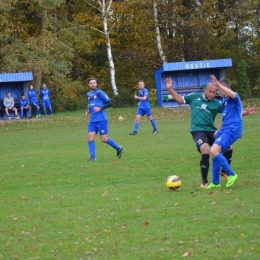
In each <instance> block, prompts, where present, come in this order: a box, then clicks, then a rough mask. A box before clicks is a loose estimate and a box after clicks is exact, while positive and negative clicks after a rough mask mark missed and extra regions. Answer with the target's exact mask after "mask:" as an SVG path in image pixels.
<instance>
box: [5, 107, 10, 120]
mask: <svg viewBox="0 0 260 260" xmlns="http://www.w3.org/2000/svg"><path fill="white" fill-rule="evenodd" d="M5 113H6V115H7V117H8V119H11V117H10V114H9V108H8V107H5Z"/></svg>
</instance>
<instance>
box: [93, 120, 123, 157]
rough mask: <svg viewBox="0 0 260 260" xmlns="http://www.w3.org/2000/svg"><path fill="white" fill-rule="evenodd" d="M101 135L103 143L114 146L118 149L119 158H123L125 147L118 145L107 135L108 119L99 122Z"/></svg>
mask: <svg viewBox="0 0 260 260" xmlns="http://www.w3.org/2000/svg"><path fill="white" fill-rule="evenodd" d="M98 128H99V135H100V139H101V141H102V142H103V143H107V144H108V145H110V146H111V147H113V148H114V149H115V150H116V151H117V158H118V159H119V158H121V156H122V152H123V147H122V146H120V145H118V144H117V143H116V142H115V141H114V140H113V139H112V138H109V137H108V136H107V134H108V122H107V121H102V122H99V126H98Z"/></svg>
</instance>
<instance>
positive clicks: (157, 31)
mask: <svg viewBox="0 0 260 260" xmlns="http://www.w3.org/2000/svg"><path fill="white" fill-rule="evenodd" d="M153 18H154V25H155V31H156V42H157V47H158V51H159V54H160V57H161V59H162V62H163V63H165V62H167V59H166V56H165V55H164V52H163V48H162V42H161V34H160V28H159V24H158V11H157V2H156V0H153Z"/></svg>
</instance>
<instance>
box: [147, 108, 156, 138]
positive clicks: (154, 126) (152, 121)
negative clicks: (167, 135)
mask: <svg viewBox="0 0 260 260" xmlns="http://www.w3.org/2000/svg"><path fill="white" fill-rule="evenodd" d="M147 117H148V119H149V120H150V122H151V125H152V127H153V134H156V133H157V132H158V130H157V127H156V122H155V120H154V118H153V117H152V114H151V110H150V112H149V114H148V116H147Z"/></svg>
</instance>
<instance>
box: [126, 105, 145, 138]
mask: <svg viewBox="0 0 260 260" xmlns="http://www.w3.org/2000/svg"><path fill="white" fill-rule="evenodd" d="M142 115H143V113H142V110H139V109H138V110H137V112H136V117H135V124H134V131H133V132H130V133H129V134H130V135H136V134H137V133H138V129H139V126H140V119H141V116H142Z"/></svg>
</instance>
